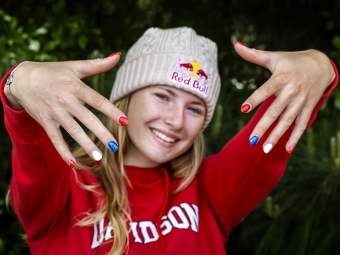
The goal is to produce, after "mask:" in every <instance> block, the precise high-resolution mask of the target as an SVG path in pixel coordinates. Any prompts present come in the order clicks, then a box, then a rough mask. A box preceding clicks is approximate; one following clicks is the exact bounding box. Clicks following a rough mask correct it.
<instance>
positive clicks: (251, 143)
mask: <svg viewBox="0 0 340 255" xmlns="http://www.w3.org/2000/svg"><path fill="white" fill-rule="evenodd" d="M258 141H259V137H258V136H257V135H254V136H253V137H252V138H250V141H249V143H250V145H251V146H254V145H255V144H257V142H258Z"/></svg>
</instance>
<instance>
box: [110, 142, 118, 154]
mask: <svg viewBox="0 0 340 255" xmlns="http://www.w3.org/2000/svg"><path fill="white" fill-rule="evenodd" d="M108 146H109V148H110V150H111V151H113V152H117V151H118V148H119V147H118V144H117V143H115V142H114V141H110V142H109V143H108Z"/></svg>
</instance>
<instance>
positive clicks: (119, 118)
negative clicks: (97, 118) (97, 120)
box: [78, 84, 127, 126]
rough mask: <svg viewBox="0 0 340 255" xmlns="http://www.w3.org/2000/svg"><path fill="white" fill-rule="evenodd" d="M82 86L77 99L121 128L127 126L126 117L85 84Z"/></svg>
mask: <svg viewBox="0 0 340 255" xmlns="http://www.w3.org/2000/svg"><path fill="white" fill-rule="evenodd" d="M84 85H85V86H82V89H81V90H80V91H79V92H80V93H78V98H79V99H80V100H82V101H83V102H85V103H86V104H88V105H90V106H92V107H93V108H94V109H96V110H98V111H100V112H101V113H103V114H105V115H106V116H107V117H109V118H111V119H112V120H114V121H115V122H117V123H118V124H119V125H121V126H126V125H127V117H126V115H125V114H124V113H123V112H122V111H121V110H119V109H118V108H117V107H116V106H115V105H114V104H113V103H112V102H111V101H110V100H108V99H107V98H106V97H104V96H103V95H102V94H100V93H98V92H97V91H95V90H94V89H92V88H90V87H89V86H87V85H86V84H84Z"/></svg>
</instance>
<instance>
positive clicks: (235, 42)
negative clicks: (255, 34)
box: [234, 41, 245, 46]
mask: <svg viewBox="0 0 340 255" xmlns="http://www.w3.org/2000/svg"><path fill="white" fill-rule="evenodd" d="M237 43H238V44H240V45H242V46H245V45H244V43H242V42H240V41H234V45H235V44H237Z"/></svg>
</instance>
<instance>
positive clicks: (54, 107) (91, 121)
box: [4, 53, 127, 166]
mask: <svg viewBox="0 0 340 255" xmlns="http://www.w3.org/2000/svg"><path fill="white" fill-rule="evenodd" d="M119 58H120V53H117V54H112V55H110V57H107V58H104V59H96V60H82V61H67V62H49V63H47V62H44V63H38V62H27V63H24V64H22V65H21V66H19V67H18V68H17V69H16V70H15V72H14V79H13V82H12V84H11V86H10V89H11V92H12V94H13V96H15V98H17V100H18V101H16V100H14V98H13V97H12V96H11V95H10V94H9V92H8V90H7V89H6V86H5V88H4V92H5V95H6V98H7V99H8V101H9V104H10V105H11V107H13V108H14V109H16V110H20V109H22V108H24V109H25V110H26V111H27V112H28V114H30V115H31V116H32V117H33V118H34V119H35V120H36V121H37V122H38V123H39V124H40V125H41V126H42V127H43V128H44V129H45V131H46V133H47V135H48V136H49V138H50V139H51V141H52V142H53V144H54V146H55V148H56V150H57V151H58V153H59V154H60V155H61V157H62V158H63V159H64V160H65V162H67V163H68V164H69V165H71V166H74V164H75V158H74V156H73V155H72V153H71V151H70V150H69V148H68V146H67V144H66V143H65V141H64V138H63V136H62V133H61V131H60V126H62V127H63V128H64V129H65V130H66V131H67V132H68V133H69V134H70V135H71V136H72V137H73V138H74V140H75V141H76V142H77V143H78V144H79V145H80V146H82V147H83V148H84V150H85V151H86V152H87V153H88V154H89V155H90V156H91V157H92V158H93V159H95V160H100V159H101V157H102V153H101V152H100V150H99V149H98V147H97V146H96V145H95V144H94V143H93V142H92V141H91V139H90V138H89V137H88V136H87V134H86V133H85V131H84V130H83V129H82V127H81V126H80V125H79V124H78V123H77V121H76V120H75V119H74V118H77V119H78V120H79V121H80V122H82V123H83V124H84V125H85V126H86V127H87V128H89V130H91V131H92V132H93V133H94V134H95V135H96V136H97V137H98V138H99V140H100V141H101V142H103V143H104V144H106V146H107V147H108V148H109V149H110V150H112V151H117V150H118V145H117V142H116V140H115V138H114V137H113V136H112V134H111V133H110V132H109V131H108V130H107V129H106V127H105V126H104V125H103V123H102V122H101V121H100V120H99V119H98V118H97V117H96V116H95V115H94V114H93V113H92V112H91V111H90V110H89V109H87V108H86V107H85V104H88V105H90V106H92V107H94V108H95V109H97V110H98V111H100V112H102V113H104V114H105V115H107V116H108V117H109V118H111V119H113V120H115V121H116V122H117V123H118V124H120V125H123V126H125V125H126V124H127V118H126V116H125V114H124V113H123V112H121V111H120V110H118V109H117V108H116V107H115V106H114V105H113V104H112V103H111V102H110V101H109V100H108V99H106V98H105V97H104V96H102V95H101V94H99V93H98V92H96V91H94V90H93V89H91V88H90V87H89V86H87V85H86V84H85V83H84V82H82V81H81V79H83V78H85V77H89V76H92V75H95V74H98V73H102V72H105V71H107V70H109V69H111V68H112V67H114V66H115V65H116V64H117V62H118V61H119Z"/></svg>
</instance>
